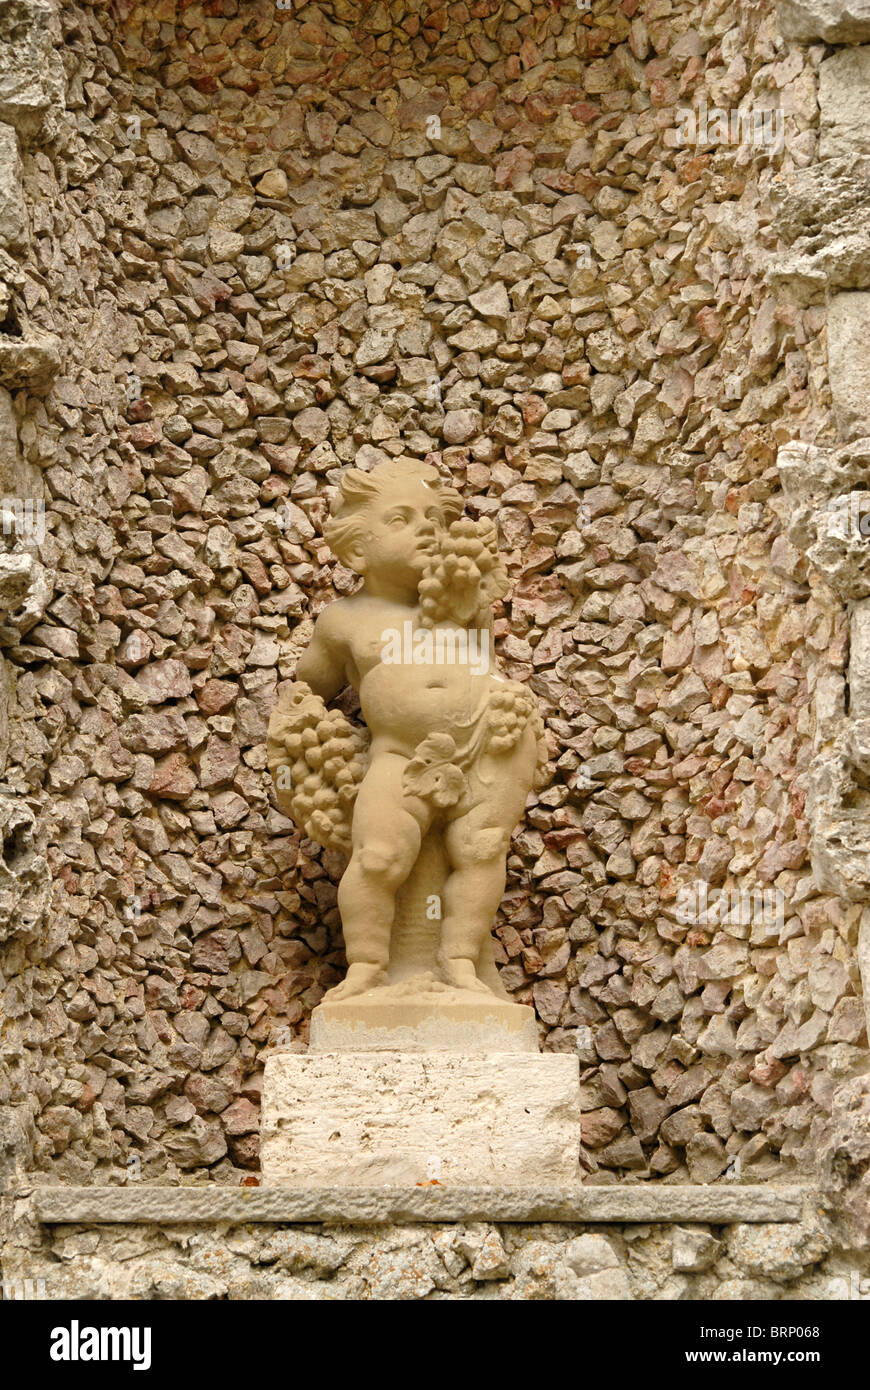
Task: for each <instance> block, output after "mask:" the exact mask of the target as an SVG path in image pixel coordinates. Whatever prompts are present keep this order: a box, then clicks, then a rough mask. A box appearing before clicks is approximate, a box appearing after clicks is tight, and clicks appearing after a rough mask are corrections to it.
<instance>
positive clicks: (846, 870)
mask: <svg viewBox="0 0 870 1390" xmlns="http://www.w3.org/2000/svg"><path fill="white" fill-rule="evenodd" d="M807 782H808V790H807V803H806V804H807V817H808V819H809V822H810V825H811V827H812V831H811V837H810V861H811V863H812V866H813V875H814V877H815V880H816V883H817V884H818V886H819V888H820V889H821V890H822V892H830V893H836V894H837V895H838V896H839V897H842V898H846V899H848V900H849V901H850V902H861V901H862V900H864V899H865V898H866V897H867V896H868V894H870V848H868V840H867V809H868V808H867V806H866V804H865V803H866V802H867V800H868V797H867V793H861V794H860V796H859V797H858V801H857V804H856V789H855V785H854V781H853V776H852V770H851V767H850V763H849V759H848V757H847V756H846V752H845V747H843V746H840V744H839V743H838V744H835V745H834V748H833V749H830V750H825V751H824V752H822V753H820V754H819V756H818V757H816V758H814V759H813V761H812V763H811V764H810V767H809V773H808V777H807Z"/></svg>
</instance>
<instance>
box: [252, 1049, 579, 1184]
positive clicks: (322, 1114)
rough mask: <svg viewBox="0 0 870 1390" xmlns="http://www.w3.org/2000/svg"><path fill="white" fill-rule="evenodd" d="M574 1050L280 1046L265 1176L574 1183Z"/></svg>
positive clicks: (269, 1104)
mask: <svg viewBox="0 0 870 1390" xmlns="http://www.w3.org/2000/svg"><path fill="white" fill-rule="evenodd" d="M579 1080H580V1073H579V1064H578V1062H577V1058H576V1057H572V1056H571V1055H570V1054H569V1053H564V1052H549V1053H536V1054H535V1055H534V1056H531V1055H527V1054H518V1053H515V1052H509V1053H490V1054H489V1055H483V1054H477V1055H475V1054H469V1055H459V1054H457V1053H450V1052H433V1053H419V1052H418V1053H411V1054H406V1053H399V1052H392V1053H389V1052H370V1053H364V1052H337V1053H308V1054H302V1053H293V1052H278V1053H274V1054H273V1055H272V1056H271V1057H269V1058H268V1060H267V1062H266V1068H265V1075H264V1077H263V1099H262V1111H261V1116H262V1119H261V1127H260V1163H261V1173H262V1182H263V1183H264V1184H266V1185H284V1186H291V1187H311V1186H315V1187H360V1186H365V1185H366V1184H370V1185H374V1186H380V1185H384V1186H390V1187H392V1186H402V1185H404V1186H409V1185H410V1186H413V1185H415V1184H417V1183H427V1182H432V1181H433V1180H434V1181H437V1182H439V1183H453V1184H460V1183H461V1184H465V1185H468V1184H481V1183H490V1184H508V1185H510V1186H512V1187H516V1186H523V1185H527V1184H535V1183H565V1182H577V1181H578V1180H579V1176H580V1169H579V1147H580V1085H579Z"/></svg>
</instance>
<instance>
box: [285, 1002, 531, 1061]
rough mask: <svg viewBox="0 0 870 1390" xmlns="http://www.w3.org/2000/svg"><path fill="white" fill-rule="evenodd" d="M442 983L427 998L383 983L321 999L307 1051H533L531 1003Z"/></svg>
mask: <svg viewBox="0 0 870 1390" xmlns="http://www.w3.org/2000/svg"><path fill="white" fill-rule="evenodd" d="M442 989H443V993H442V994H440V995H435V996H434V997H432V998H429V997H428V996H421V997H420V998H416V997H413V998H402V997H401V996H397V997H391V991H390V989H386V990H372V991H370V992H369V993H368V994H363V995H358V996H355V997H354V998H352V999H345V1000H341V999H340V1000H337V1001H336V1002H335V1003H332V1002H327V1003H326V1004H321V1005H320V1006H319V1007H318V1008H316V1009H315V1010H314V1013H313V1014H312V1015H311V1051H312V1052H456V1053H462V1054H463V1055H468V1054H469V1053H475V1052H484V1053H493V1052H525V1053H534V1055H535V1056H536V1057H537V1056H538V1055H539V1053H538V1027H537V1024H536V1022H535V1011H534V1009H530V1008H529V1007H528V1006H527V1005H525V1004H512V1003H509V1002H508V1001H507V1000H504V999H496V998H495V996H490V997H489V998H487V997H486V996H484V995H480V994H471V995H469V994H467V993H465V992H463V991H462V990H458V989H457V990H450V989H446V988H444V987H442Z"/></svg>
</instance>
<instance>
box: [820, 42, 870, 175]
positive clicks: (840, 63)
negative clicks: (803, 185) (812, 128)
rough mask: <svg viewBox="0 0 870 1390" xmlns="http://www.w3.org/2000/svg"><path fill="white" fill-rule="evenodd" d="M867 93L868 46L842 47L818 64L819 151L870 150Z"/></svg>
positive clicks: (851, 153) (824, 153)
mask: <svg viewBox="0 0 870 1390" xmlns="http://www.w3.org/2000/svg"><path fill="white" fill-rule="evenodd" d="M868 95H870V46H867V45H862V46H861V47H859V48H841V49H840V50H839V52H837V53H835V54H834V55H833V57H831V58H826V59H825V61H824V62H823V63H822V64H821V65H820V67H819V109H820V112H821V131H820V135H819V154H820V156H821V157H822V159H825V158H827V157H828V156H830V155H834V156H839V157H841V158H842V157H844V156H845V157H854V156H855V155H862V154H868V153H870V131H868V128H867V119H866V111H867V107H866V102H867V97H868Z"/></svg>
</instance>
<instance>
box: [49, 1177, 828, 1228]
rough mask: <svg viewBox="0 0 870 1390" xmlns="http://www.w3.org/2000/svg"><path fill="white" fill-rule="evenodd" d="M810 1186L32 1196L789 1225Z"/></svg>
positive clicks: (133, 1217) (109, 1202) (220, 1208)
mask: <svg viewBox="0 0 870 1390" xmlns="http://www.w3.org/2000/svg"><path fill="white" fill-rule="evenodd" d="M808 1196H810V1197H811V1196H812V1192H811V1190H808V1189H804V1188H800V1187H776V1186H773V1185H766V1186H751V1185H747V1186H743V1185H740V1184H721V1185H718V1186H709V1187H697V1186H690V1185H683V1186H679V1185H674V1186H661V1185H656V1184H649V1183H648V1184H645V1185H643V1186H640V1187H628V1186H623V1187H621V1188H617V1187H594V1186H589V1185H587V1186H581V1185H580V1184H577V1185H574V1186H563V1187H554V1188H545V1187H541V1188H524V1187H520V1186H518V1185H515V1184H504V1185H503V1186H500V1187H490V1188H484V1187H463V1186H461V1185H451V1186H449V1187H448V1186H446V1185H445V1186H443V1187H441V1186H438V1185H432V1184H428V1183H427V1184H424V1185H423V1186H422V1187H417V1186H415V1187H412V1188H394V1187H391V1186H390V1185H381V1186H378V1187H369V1188H363V1187H359V1188H351V1187H346V1186H344V1185H342V1186H341V1187H337V1188H331V1189H330V1188H325V1187H323V1186H322V1185H320V1184H316V1185H314V1186H312V1187H309V1188H296V1187H288V1186H275V1187H259V1188H258V1187H246V1188H244V1189H242V1190H241V1191H239V1190H238V1189H236V1190H233V1189H231V1188H225V1187H220V1186H219V1185H217V1184H200V1185H199V1186H196V1187H193V1186H190V1187H174V1188H168V1187H147V1186H141V1187H133V1186H128V1187H113V1188H105V1187H103V1188H69V1187H41V1188H37V1189H36V1190H35V1191H34V1193H33V1201H34V1204H35V1208H36V1213H37V1215H38V1217H39V1219H40V1220H41V1221H43V1222H45V1223H46V1224H48V1225H54V1224H57V1223H58V1222H62V1223H66V1224H69V1223H72V1224H79V1223H82V1222H85V1223H86V1222H93V1221H99V1220H104V1221H116V1222H133V1223H136V1224H140V1223H148V1222H163V1223H167V1224H171V1223H173V1222H201V1221H206V1222H208V1221H217V1222H221V1221H223V1222H233V1221H244V1222H250V1221H265V1222H282V1221H347V1222H359V1223H362V1224H367V1223H369V1222H373V1221H394V1222H402V1221H523V1222H534V1221H578V1222H589V1221H598V1222H615V1221H628V1222H640V1223H646V1222H649V1221H706V1222H714V1223H722V1222H731V1221H740V1222H755V1221H763V1222H777V1221H788V1222H795V1221H798V1220H799V1219H800V1217H801V1213H802V1210H803V1205H804V1202H805V1201H806V1200H807V1197H808Z"/></svg>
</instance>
